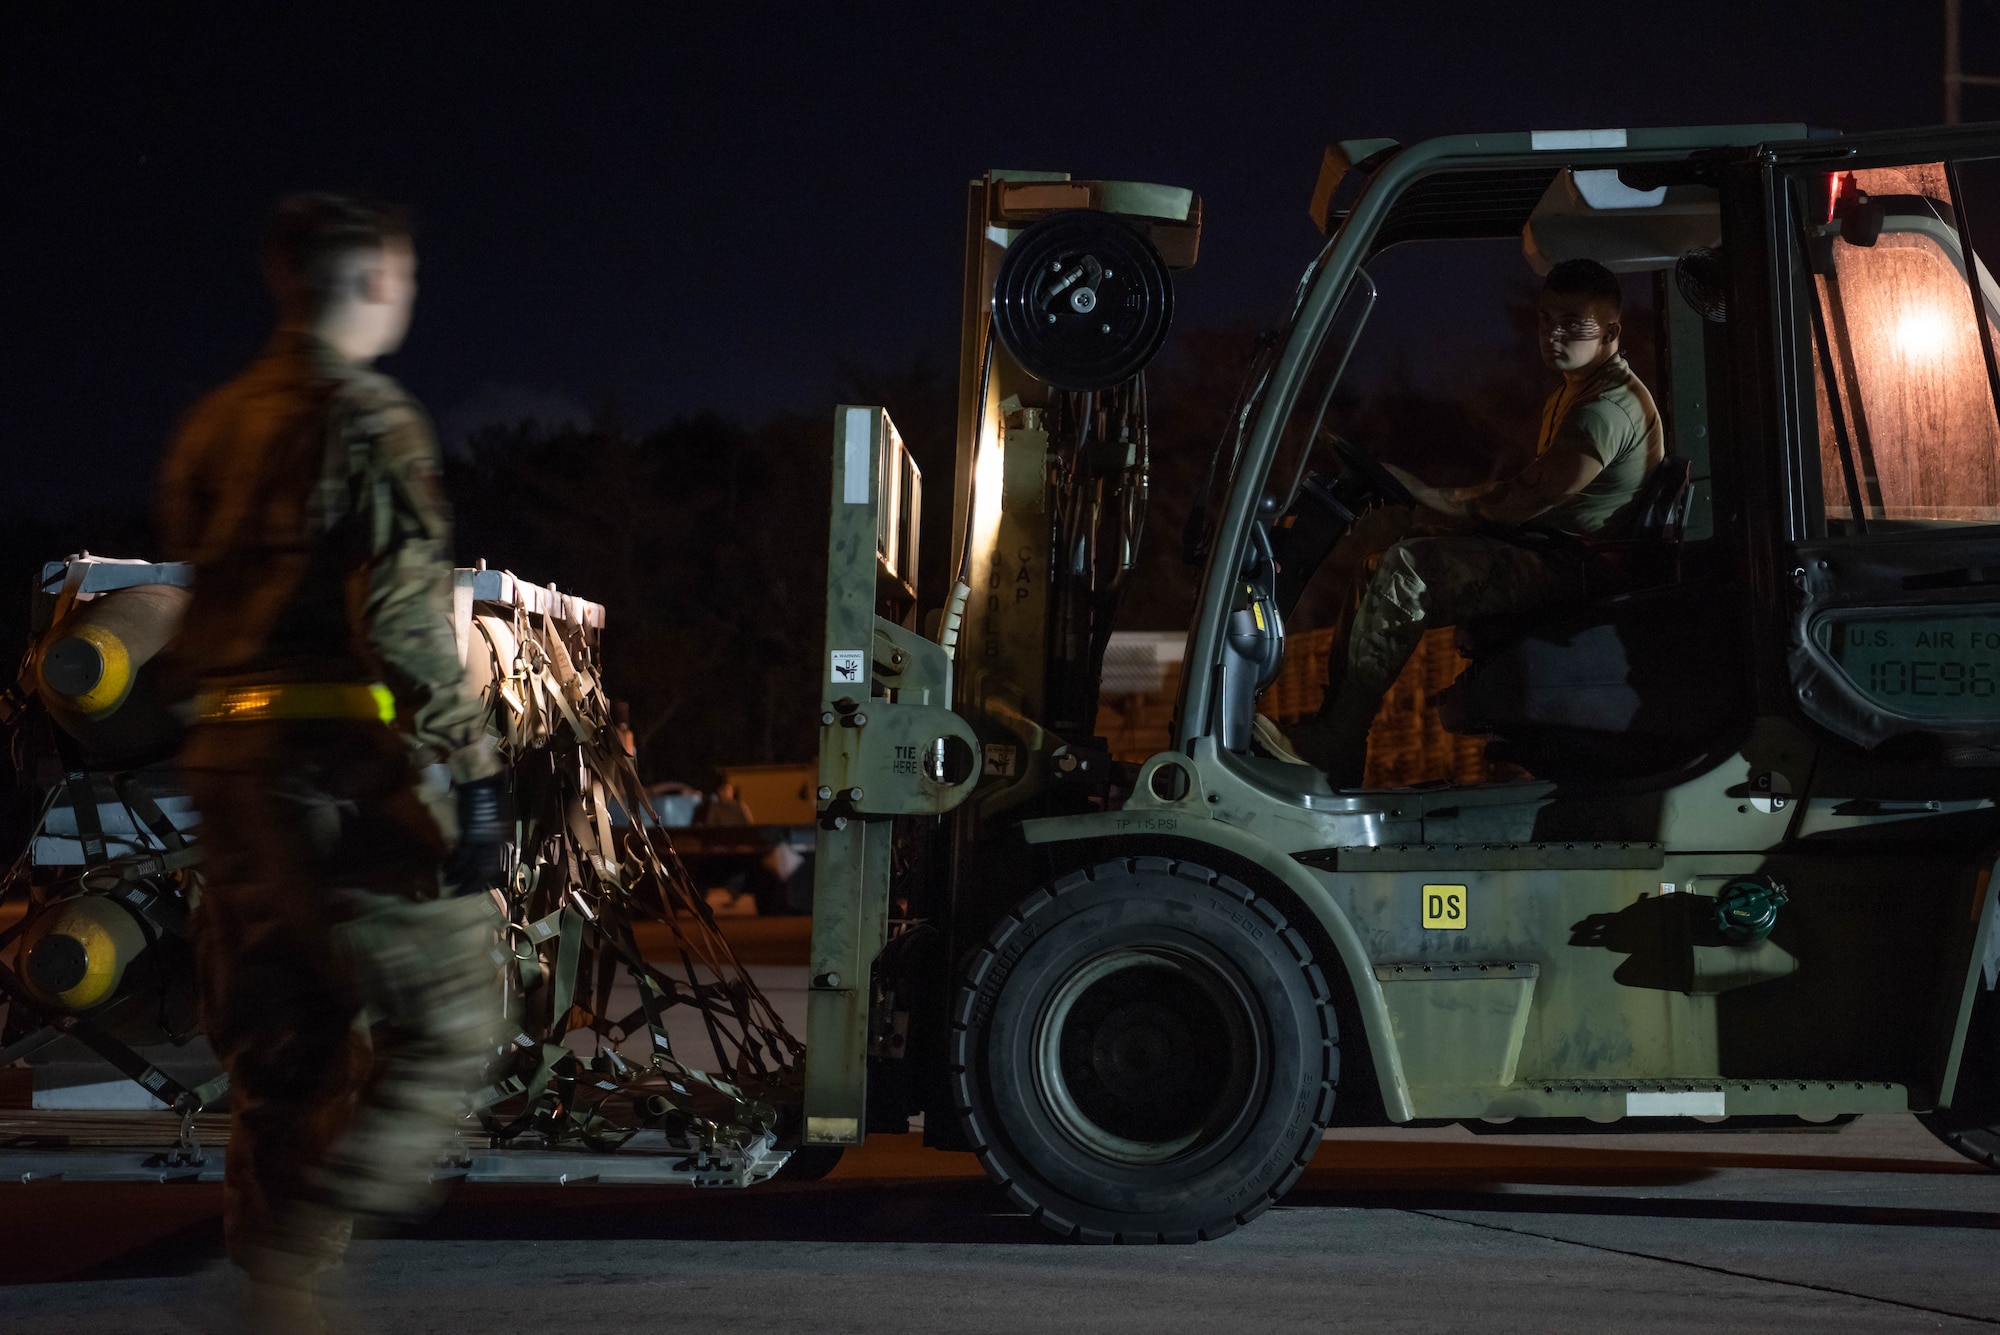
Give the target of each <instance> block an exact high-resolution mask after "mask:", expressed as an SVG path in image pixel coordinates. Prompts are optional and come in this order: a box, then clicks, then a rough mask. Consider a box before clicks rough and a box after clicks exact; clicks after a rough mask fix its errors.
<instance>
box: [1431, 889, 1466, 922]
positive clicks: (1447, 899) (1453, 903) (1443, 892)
mask: <svg viewBox="0 0 2000 1335" xmlns="http://www.w3.org/2000/svg"><path fill="white" fill-rule="evenodd" d="M1424 926H1426V927H1440V928H1444V929H1446V930H1451V929H1454V928H1459V927H1463V926H1465V887H1464V886H1462V885H1427V886H1425V887H1424Z"/></svg>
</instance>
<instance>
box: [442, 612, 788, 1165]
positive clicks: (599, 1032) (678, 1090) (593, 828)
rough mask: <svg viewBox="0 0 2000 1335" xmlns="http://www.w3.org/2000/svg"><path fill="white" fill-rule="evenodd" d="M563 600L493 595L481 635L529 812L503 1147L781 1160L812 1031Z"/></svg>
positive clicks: (518, 790)
mask: <svg viewBox="0 0 2000 1335" xmlns="http://www.w3.org/2000/svg"><path fill="white" fill-rule="evenodd" d="M535 592H537V593H539V592H541V591H540V590H536V591H535ZM550 596H551V598H555V595H553V594H551V595H550ZM517 601H518V600H517ZM558 610H559V609H558V608H557V607H555V606H551V607H550V609H549V612H550V614H543V613H538V612H532V611H529V610H526V609H524V608H522V607H520V606H518V605H516V606H508V605H506V604H502V603H485V602H482V603H476V604H475V605H474V612H473V616H472V618H471V623H472V624H471V626H470V627H469V631H470V633H469V635H468V637H467V638H468V642H469V652H468V655H467V657H468V683H469V685H470V686H471V687H472V688H473V689H475V690H483V691H484V693H485V695H486V698H487V700H488V703H489V704H490V706H491V710H492V712H491V715H490V718H491V721H492V725H493V727H494V728H495V729H496V730H497V732H498V733H499V737H500V748H501V751H502V754H503V755H504V756H505V758H506V760H507V762H508V764H509V766H510V768H511V770H512V774H513V780H514V787H515V801H516V804H517V810H518V814H519V820H520V826H519V842H518V845H517V847H516V857H515V859H514V862H513V866H512V870H511V876H510V877H509V878H508V883H507V886H506V888H505V890H504V891H503V892H502V893H503V895H504V898H505V900H506V911H507V950H508V953H509V954H510V955H511V959H510V960H509V961H508V973H509V979H508V984H507V987H508V1018H509V1022H510V1023H511V1024H516V1025H518V1030H519V1031H518V1034H517V1036H516V1037H515V1038H514V1040H513V1047H512V1050H511V1051H510V1052H507V1053H505V1054H503V1055H502V1059H501V1063H500V1066H499V1068H498V1069H499V1078H498V1079H497V1080H495V1082H494V1083H492V1084H491V1085H490V1086H488V1087H487V1088H486V1089H485V1090H483V1091H482V1092H481V1093H480V1094H479V1095H478V1096H477V1097H476V1098H475V1101H474V1105H475V1106H474V1112H475V1115H476V1116H477V1118H478V1120H479V1122H480V1123H481V1125H482V1126H483V1127H484V1129H485V1131H486V1133H487V1135H488V1136H490V1137H491V1139H492V1141H493V1142H494V1143H495V1144H496V1145H499V1146H518V1147H523V1148H526V1147H531V1146H541V1147H546V1148H557V1147H564V1146H568V1147H577V1146H581V1147H587V1148H590V1149H596V1150H604V1151H609V1150H616V1149H620V1148H622V1147H626V1146H627V1145H631V1146H632V1148H633V1149H635V1150H637V1149H640V1148H642V1147H650V1148H653V1149H657V1150H660V1151H664V1152H668V1153H686V1154H691V1155H697V1156H703V1157H708V1156H715V1155H723V1156H726V1157H728V1158H731V1159H736V1160H738V1161H741V1162H743V1163H744V1166H745V1169H746V1171H747V1172H748V1174H749V1177H750V1178H751V1179H752V1180H754V1179H755V1178H756V1177H761V1176H765V1175H768V1172H770V1171H775V1168H776V1166H777V1164H778V1163H779V1162H781V1161H782V1159H781V1157H779V1156H775V1155H772V1154H771V1153H770V1152H771V1151H772V1150H773V1149H774V1148H775V1146H776V1145H777V1143H778V1142H779V1140H780V1139H784V1140H791V1139H792V1138H793V1137H794V1136H795V1135H796V1130H795V1127H794V1123H795V1122H796V1120H797V1113H798V1109H799V1107H800V1105H801V1098H800V1089H801V1084H802V1078H803V1066H802V1062H801V1058H802V1056H803V1054H804V1047H803V1045H802V1044H801V1043H800V1042H799V1041H798V1039H796V1038H795V1037H793V1035H792V1034H791V1033H790V1032H789V1031H787V1029H786V1028H785V1025H784V1022H783V1021H782V1020H781V1019H780V1018H779V1016H778V1014H777V1012H776V1010H774V1009H773V1008H772V1006H771V1003H770V1001H769V1000H768V999H767V998H766V997H765V995H764V993H763V992H762V991H761V990H760V989H759V988H758V986H757V984H756V982H755V981H753V980H752V979H751V977H750V975H749V973H748V971H747V970H746V969H745V968H744V967H743V965H742V964H741V963H739V962H738V960H737V959H736V956H735V952H734V951H733V950H732V949H731V947H730V945H729V943H728V942H727V941H726V940H725V939H724V938H723V935H722V933H721V931H720V929H719V928H718V927H717V925H716V921H715V917H714V915H713V914H712V913H711V912H710V910H709V907H708V904H707V901H706V899H705V898H704V896H703V894H702V892H701V890H700V888H699V887H698V886H697V885H696V884H695V882H694V881H693V879H692V878H691V877H690V876H689V875H688V872H687V869H686V867H685V866H683V865H682V863H681V861H680V858H679V856H678V855H677V854H676V853H675V851H674V847H673V844H672V841H671V840H670V839H669V838H668V835H667V832H666V831H665V829H663V828H661V826H660V825H659V823H658V821H657V819H656V818H655V816H654V813H653V809H652V806H651V803H650V802H649V800H648V797H647V793H646V791H645V788H644V786H643V785H642V784H641V782H640V780H639V774H638V770H637V769H636V768H635V766H634V765H633V762H632V759H631V757H630V755H629V754H628V753H627V751H626V749H625V745H624V741H623V734H622V733H621V731H620V730H619V729H618V728H617V727H615V726H614V725H613V723H612V721H611V709H610V702H609V700H608V698H607V696H606V694H605V691H604V687H603V683H602V681H601V679H600V676H599V672H598V664H597V654H596V648H595V634H594V631H593V630H592V629H591V628H590V627H589V626H587V625H585V624H584V623H583V619H582V618H576V617H564V616H561V615H557V614H555V613H556V612H557V611H558ZM642 926H643V927H644V929H645V930H646V932H647V933H648V941H649V944H651V945H652V946H653V947H654V948H653V949H652V950H651V951H650V952H649V951H645V950H642V948H641V945H640V931H641V928H642ZM655 938H658V939H655ZM649 955H650V956H651V958H649ZM658 960H664V961H665V964H664V967H663V966H662V964H660V963H656V962H655V961H658ZM677 1010H678V1011H679V1012H680V1014H681V1015H692V1016H696V1017H698V1018H699V1029H698V1033H699V1035H700V1038H699V1040H698V1041H699V1042H700V1043H701V1046H702V1048H703V1049H704V1051H702V1052H701V1053H700V1055H699V1056H696V1055H694V1054H691V1053H683V1052H677V1051H676V1050H675V1048H674V1044H673V1041H672V1039H670V1037H669V1033H668V1028H669V1022H670V1019H671V1018H674V1016H675V1012H676V1011H677ZM680 1028H681V1030H682V1037H683V1038H684V1039H685V1038H686V1036H687V1034H688V1032H689V1030H690V1026H688V1025H686V1024H683V1025H681V1026H680ZM635 1049H636V1050H635ZM711 1056H712V1057H713V1065H712V1066H709V1062H708V1059H709V1058H710V1057H711ZM704 1067H708V1069H703V1068H704ZM642 1133H645V1134H643V1135H642ZM635 1137H640V1139H639V1140H638V1142H637V1143H634V1138H635ZM662 1140H663V1141H664V1143H662ZM759 1164H761V1165H762V1168H761V1171H760V1170H759V1168H758V1165H759Z"/></svg>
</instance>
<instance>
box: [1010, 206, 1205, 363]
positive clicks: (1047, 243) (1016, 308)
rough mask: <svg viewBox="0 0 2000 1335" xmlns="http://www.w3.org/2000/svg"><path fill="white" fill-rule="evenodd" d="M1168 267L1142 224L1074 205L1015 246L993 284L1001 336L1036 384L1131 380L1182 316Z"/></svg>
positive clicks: (1031, 230)
mask: <svg viewBox="0 0 2000 1335" xmlns="http://www.w3.org/2000/svg"><path fill="white" fill-rule="evenodd" d="M1173 312H1174V288H1173V281H1172V279H1171V278H1170V277H1169V276H1168V273H1167V266H1166V263H1165V262H1164V261H1163V260H1161V259H1160V255H1159V252H1158V251H1156V250H1154V249H1153V244H1152V242H1150V241H1148V240H1147V239H1146V237H1145V235H1144V234H1143V233H1142V232H1140V231H1139V229H1137V228H1136V227H1133V226H1131V225H1130V224H1128V223H1124V222H1120V221H1119V220H1118V219H1116V218H1113V217H1111V216H1109V215H1107V214H1103V213H1096V212H1093V211H1091V210H1089V209H1073V210H1071V211H1069V212H1067V213H1057V214H1052V215H1051V216H1049V217H1047V218H1044V219H1043V220H1042V221H1040V222H1038V223H1036V224H1035V225H1034V226H1033V227H1030V228H1028V229H1027V231H1025V232H1023V233H1022V234H1021V235H1020V236H1019V237H1018V238H1016V239H1015V241H1014V243H1013V244H1012V245H1011V246H1009V247H1007V254H1006V257H1005V258H1004V259H1002V260H1001V261H1000V275H999V277H998V278H996V279H995V280H994V283H993V321H994V326H995V328H996V329H998V331H999V334H1000V341H1001V342H1002V343H1004V344H1005V345H1006V347H1007V351H1008V352H1010V353H1012V354H1013V357H1014V360H1015V361H1017V362H1019V363H1020V364H1021V367H1022V369H1023V370H1025V371H1027V372H1028V374H1029V375H1032V376H1034V377H1035V379H1037V380H1041V381H1045V382H1046V383H1048V384H1051V385H1054V386H1055V387H1056V388H1058V389H1068V390H1096V389H1109V388H1111V387H1112V386H1113V385H1117V384H1122V383H1123V382H1125V381H1127V380H1130V379H1131V378H1132V377H1133V376H1135V375H1137V374H1138V373H1139V372H1140V370H1142V369H1143V368H1144V367H1145V365H1146V363H1147V362H1150V361H1151V360H1153V356H1154V354H1155V353H1157V352H1159V350H1160V344H1161V343H1163V342H1165V341H1166V337H1167V326H1168V325H1169V324H1170V323H1171V322H1172V320H1173Z"/></svg>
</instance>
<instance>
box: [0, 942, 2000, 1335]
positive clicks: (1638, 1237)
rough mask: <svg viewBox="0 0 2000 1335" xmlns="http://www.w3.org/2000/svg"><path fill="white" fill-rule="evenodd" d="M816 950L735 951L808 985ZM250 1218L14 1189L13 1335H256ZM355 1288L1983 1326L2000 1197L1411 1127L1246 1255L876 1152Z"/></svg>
mask: <svg viewBox="0 0 2000 1335" xmlns="http://www.w3.org/2000/svg"><path fill="white" fill-rule="evenodd" d="M800 930H801V929H800V927H799V926H798V925H796V924H794V925H790V926H780V925H778V924H770V925H769V926H765V925H759V926H757V927H755V928H748V927H745V928H744V929H743V930H742V931H740V932H739V931H732V932H731V935H732V936H733V937H739V941H738V944H739V947H740V948H741V949H742V950H743V953H744V954H745V955H746V956H747V957H748V958H749V960H750V961H751V962H752V963H753V965H754V966H755V967H756V969H757V972H758V973H759V974H761V975H764V976H765V977H766V978H767V979H768V980H769V981H771V982H789V981H790V980H789V978H788V977H787V976H786V975H784V974H783V973H782V972H778V971H782V970H785V969H788V968H792V967H796V966H795V965H793V964H792V955H793V953H794V951H795V949H796V943H795V942H794V941H793V940H792V938H793V937H795V936H796V935H797V934H798V932H799V931H800ZM753 938H754V939H753ZM766 938H768V939H766ZM767 971H770V972H767ZM774 991H789V988H777V989H774ZM776 999H777V998H776V997H775V996H774V1000H776ZM781 1009H789V1007H785V1006H781ZM221 1209H222V1193H221V1188H220V1186H218V1185H215V1184H198V1185H185V1184H183V1185H165V1186H162V1185H150V1184H148V1185H123V1184H117V1185H113V1184H80V1183H60V1182H56V1183H38V1184H30V1185H19V1184H11V1185H0V1332H22V1333H23V1335H27V1333H31V1332H65V1333H67V1332H100V1331H101V1332H148V1333H150V1332H177V1331H217V1330H226V1329H228V1328H229V1327H228V1325H227V1323H226V1313H227V1312H228V1310H229V1305H230V1298H231V1293H232V1287H231V1286H232V1283H233V1272H232V1271H231V1269H230V1267H229V1266H228V1264H227V1263H226V1262H225V1261H224V1260H223V1259H222V1255H221V1232H220V1218H221ZM334 1290H335V1298H336V1300H337V1302H338V1304H339V1305H340V1308H341V1309H342V1311H343V1314H344V1315H343V1320H344V1321H345V1322H346V1327H345V1328H346V1329H349V1330H353V1331H369V1332H375V1331H384V1332H395V1333H396V1335H426V1333H428V1332H458V1331H481V1332H488V1331H491V1332H509V1333H510V1335H511V1332H515V1331H519V1330H523V1329H538V1330H547V1329H556V1328H561V1329H565V1330H578V1331H587V1332H593V1333H594V1332H620V1331H647V1332H659V1331H699V1332H731V1331H745V1332H772V1331H812V1332H821V1331H824V1332H845V1331H855V1332H868V1333H869V1335H879V1333H883V1332H904V1331H910V1332H919V1331H921V1332H930V1331H954V1332H956V1331H968V1332H974V1331H994V1332H1028V1331H1044V1330H1050V1331H1053V1330H1063V1331H1116V1332H1135V1333H1136V1332H1148V1333H1152V1332H1179V1331H1188V1332H1198V1331H1199V1332H1206V1331H1238V1330H1242V1331H1258V1332H1273V1331H1292V1330H1312V1331H1323V1330H1326V1329H1328V1328H1329V1327H1347V1328H1353V1329H1360V1330H1413V1331H1430V1330H1440V1331H1445V1330H1448V1331H1459V1330H1474V1329H1477V1330H1480V1331H1514V1330H1523V1331H1602V1330H1617V1331H1683V1330H1693V1329H1700V1330H1705V1331H1739V1330H1740V1331H1768V1330H1805V1329H1813V1330H1820V1331H1825V1330H1839V1331H1849V1330H1855V1331H1878V1330H1879V1331H1912V1330H1934V1329H1975V1328H1980V1327H1991V1326H1995V1325H2000V1174H1989V1173H1986V1172H1984V1171H1981V1170H1979V1169H1977V1168H1976V1167H1975V1166H1974V1165H1971V1164H1969V1163H1966V1162H1965V1161H1963V1160H1961V1159H1960V1158H1959V1157H1958V1156H1957V1155H1955V1154H1953V1153H1952V1152H1951V1151H1949V1150H1948V1149H1946V1148H1944V1147H1943V1146H1942V1145H1940V1144H1938V1143H1937V1142H1936V1141H1935V1140H1933V1139H1932V1138H1931V1136H1930V1135H1929V1134H1928V1133H1927V1132H1925V1131H1924V1130H1923V1128H1922V1127H1920V1126H1919V1125H1918V1124H1917V1123H1916V1122H1915V1121H1914V1119H1911V1118H1907V1117H1870V1118H1863V1119H1862V1120H1861V1121H1859V1122H1857V1123H1855V1124H1854V1125H1852V1126H1850V1127H1848V1128H1847V1129H1845V1130H1843V1131H1840V1132H1838V1133H1823V1132H1822V1133H1759V1134H1713V1133H1711V1134H1687V1135H1647V1136H1612V1135H1597V1136H1572V1137H1528V1136H1473V1135H1471V1134H1470V1133H1468V1132H1466V1131H1464V1130H1462V1129H1459V1128H1444V1129H1431V1130H1421V1131H1401V1130H1393V1129H1388V1130H1381V1131H1369V1132H1362V1133H1344V1134H1342V1135H1340V1136H1338V1137H1336V1138H1329V1139H1328V1140H1327V1141H1326V1142H1325V1143H1324V1144H1323V1145H1322V1147H1321V1149H1320V1151H1319V1154H1318V1155H1317V1157H1316V1158H1315V1160H1314V1162H1313V1165H1312V1167H1311V1168H1310V1169H1309V1170H1308V1172H1307V1173H1306V1175H1305V1177H1304V1178H1303V1179H1302V1180H1301V1182H1300V1183H1299V1185H1298V1187H1297V1188H1296V1189H1295V1190H1294V1191H1293V1192H1292V1193H1291V1194H1290V1195H1289V1196H1288V1197H1287V1198H1286V1199H1285V1200H1284V1202H1282V1203H1281V1204H1280V1205H1279V1206H1277V1207H1276V1208H1274V1209H1272V1210H1271V1211H1269V1212H1268V1213H1266V1214H1265V1215H1264V1216H1263V1217H1262V1218H1260V1219H1258V1220H1256V1221H1255V1222H1253V1223H1252V1224H1251V1225H1249V1226H1248V1227H1246V1228H1244V1229H1241V1230H1239V1231H1238V1232H1236V1233H1234V1234H1232V1235H1230V1236H1229V1237H1226V1238H1223V1239H1221V1240H1218V1241H1216V1242H1211V1243H1205V1244H1201V1245H1198V1246H1193V1247H1171V1248H1162V1247H1133V1248H1096V1247H1083V1246H1077V1245H1072V1244H1067V1243H1063V1242H1060V1241H1058V1240H1057V1239H1055V1238H1054V1237H1053V1236H1052V1235H1049V1234H1046V1233H1044V1232H1043V1231H1042V1230H1040V1229H1039V1228H1037V1227H1036V1226H1035V1225H1034V1224H1032V1223H1031V1222H1030V1221H1028V1220H1027V1219H1026V1218H1025V1217H1024V1216H1023V1215H1022V1214H1021V1213H1020V1212H1019V1211H1018V1210H1017V1209H1016V1208H1015V1207H1014V1206H1013V1205H1012V1204H1011V1203H1010V1202H1009V1201H1008V1200H1007V1198H1006V1197H1005V1196H1004V1195H1003V1194H1002V1193H1000V1192H999V1191H997V1190H995V1189H994V1188H993V1187H992V1186H991V1185H989V1184H988V1182H987V1181H986V1179H985V1177H984V1175H983V1174H982V1173H981V1171H980V1169H979V1166H978V1164H977V1162H976V1161H975V1160H974V1159H973V1158H972V1156H970V1155H965V1154H949V1153H943V1152H940V1151H933V1150H926V1149H924V1148H922V1146H921V1144H920V1138H919V1137H918V1136H915V1135H911V1136H906V1137H875V1138H873V1139H871V1140H870V1142H869V1143H868V1144H867V1145H866V1146H864V1147H862V1148H861V1149H859V1150H856V1151H850V1153H849V1154H848V1155H847V1157H846V1158H845V1159H844V1160H843V1161H842V1163H841V1165H840V1166H839V1168H837V1169H836V1170H835V1172H834V1173H833V1174H832V1175H831V1176H830V1177H829V1178H828V1179H827V1180H826V1181H823V1182H818V1183H799V1184H794V1183H787V1182H779V1183H772V1184H768V1185H765V1186H762V1187H757V1188H753V1189H750V1190H748V1191H742V1192H737V1191H719V1190H717V1191H693V1190H686V1189H678V1190H675V1189H655V1188H631V1187H624V1188H619V1187H598V1186H570V1187H498V1186H461V1187H459V1188H458V1189H456V1190H455V1191H454V1192H453V1194H452V1195H451V1196H450V1197H449V1198H448V1199H447V1201H446V1202H445V1204H444V1206H443V1207H442V1208H441V1209H440V1211H439V1212H438V1213H437V1214H436V1215H435V1216H434V1217H433V1218H432V1219H431V1220H429V1221H428V1222H426V1223H424V1224H422V1225H420V1226H417V1227H414V1228H411V1229H407V1230H404V1231H402V1232H400V1233H398V1234H396V1235H394V1236H389V1237H378V1238H371V1239H365V1240H363V1241H360V1242H358V1243H357V1244H356V1246H355V1248H354V1251H353V1253H352V1255H351V1257H350V1260H349V1265H348V1267H347V1269H346V1271H345V1272H344V1273H343V1274H342V1275H341V1276H340V1277H339V1279H338V1281H337V1282H336V1284H335V1285H334Z"/></svg>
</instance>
